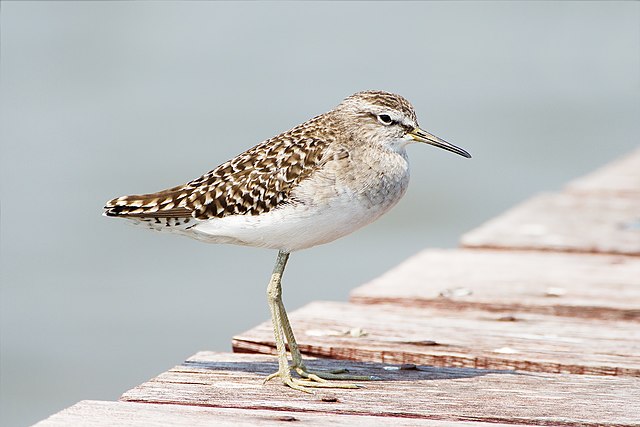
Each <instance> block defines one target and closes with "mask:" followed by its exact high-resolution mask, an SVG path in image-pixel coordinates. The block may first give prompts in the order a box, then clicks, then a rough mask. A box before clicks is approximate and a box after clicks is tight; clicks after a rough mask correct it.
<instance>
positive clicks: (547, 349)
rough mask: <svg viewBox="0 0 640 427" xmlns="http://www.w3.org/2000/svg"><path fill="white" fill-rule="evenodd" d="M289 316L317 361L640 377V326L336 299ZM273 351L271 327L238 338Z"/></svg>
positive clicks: (242, 345)
mask: <svg viewBox="0 0 640 427" xmlns="http://www.w3.org/2000/svg"><path fill="white" fill-rule="evenodd" d="M290 317H291V322H292V325H293V329H294V331H295V332H296V338H297V341H298V344H299V345H300V349H301V351H302V352H304V353H306V354H308V355H312V356H319V357H330V358H335V359H347V360H363V361H371V362H381V363H417V364H426V365H433V366H460V367H470V368H481V369H518V370H523V371H531V372H552V373H573V374H592V375H625V376H636V377H640V328H639V327H638V324H637V323H636V322H625V321H605V320H593V319H580V318H568V317H564V318H559V317H556V316H549V315H544V314H536V313H514V315H513V316H504V315H503V314H492V313H487V312H485V311H476V310H464V311H457V312H456V311H451V310H439V309H433V308H428V307H418V308H415V307H400V306H396V305H383V304H379V305H361V304H346V303H337V302H313V303H311V304H309V305H307V306H305V307H302V308H300V309H299V310H296V311H295V312H293V313H292V314H291V316H290ZM360 331H364V333H366V335H362V334H361V333H360ZM274 346H275V344H274V341H273V330H272V329H271V324H270V323H269V322H265V323H263V324H261V325H259V326H257V327H255V328H253V329H251V330H250V331H248V332H245V333H243V334H240V335H238V336H236V337H234V339H233V349H234V351H238V352H260V353H273V351H274V350H273V349H274Z"/></svg>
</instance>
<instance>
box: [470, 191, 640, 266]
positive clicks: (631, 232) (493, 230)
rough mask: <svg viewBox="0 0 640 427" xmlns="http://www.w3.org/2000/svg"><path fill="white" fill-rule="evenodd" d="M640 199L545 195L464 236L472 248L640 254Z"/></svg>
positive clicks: (560, 194) (530, 200) (566, 194)
mask: <svg viewBox="0 0 640 427" xmlns="http://www.w3.org/2000/svg"><path fill="white" fill-rule="evenodd" d="M639 215H640V198H627V197H613V196H603V195H593V194H571V193H558V194H543V195H539V196H537V197H534V198H532V199H529V200H528V201H526V202H524V203H522V204H520V205H518V206H516V207H515V208H513V209H511V210H509V211H507V212H505V213H504V214H502V215H500V216H498V217H497V218H495V219H493V220H491V221H489V222H487V223H486V224H484V225H482V226H480V227H479V228H476V229H475V230H472V231H470V232H469V233H466V234H465V235H463V236H462V245H463V246H464V247H468V248H494V249H533V250H550V251H567V252H586V253H609V254H622V255H635V256H638V255H640V216H639Z"/></svg>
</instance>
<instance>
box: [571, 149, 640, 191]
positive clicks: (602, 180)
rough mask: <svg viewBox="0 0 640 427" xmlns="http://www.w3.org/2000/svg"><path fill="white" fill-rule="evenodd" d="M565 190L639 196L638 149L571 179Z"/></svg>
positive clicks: (639, 157)
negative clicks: (593, 170) (584, 174)
mask: <svg viewBox="0 0 640 427" xmlns="http://www.w3.org/2000/svg"><path fill="white" fill-rule="evenodd" d="M566 190H567V191H570V192H572V193H591V194H593V193H605V194H613V195H618V196H631V197H639V196H640V149H638V150H636V151H634V152H632V153H631V154H628V155H626V156H625V157H623V158H621V159H619V160H617V161H614V162H612V163H609V164H607V165H605V166H603V167H602V168H600V169H598V170H596V171H595V172H592V173H590V174H588V175H586V176H583V177H581V178H578V179H576V180H574V181H571V182H570V183H569V184H568V185H567V186H566Z"/></svg>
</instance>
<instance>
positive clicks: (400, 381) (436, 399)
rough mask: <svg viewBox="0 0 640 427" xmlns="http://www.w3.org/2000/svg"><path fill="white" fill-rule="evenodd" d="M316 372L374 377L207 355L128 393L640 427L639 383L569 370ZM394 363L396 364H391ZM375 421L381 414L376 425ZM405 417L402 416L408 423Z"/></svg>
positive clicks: (409, 416)
mask: <svg viewBox="0 0 640 427" xmlns="http://www.w3.org/2000/svg"><path fill="white" fill-rule="evenodd" d="M308 364H309V366H310V367H311V368H312V369H336V368H339V367H345V366H346V367H347V368H348V369H349V370H350V371H351V372H353V373H354V374H356V375H358V374H359V375H362V374H373V375H377V376H379V377H380V378H382V380H381V381H370V382H367V383H366V384H365V388H361V389H357V390H339V389H332V390H327V391H323V392H320V391H319V392H317V393H316V394H314V395H309V394H305V393H301V392H298V391H295V390H292V389H289V388H287V387H284V386H283V385H282V384H281V383H279V382H276V381H271V382H269V383H267V384H264V385H263V384H262V380H263V379H264V378H265V376H266V375H267V374H269V373H271V372H272V371H274V370H275V369H276V366H277V364H276V363H275V360H274V359H273V358H272V357H268V356H263V355H253V354H252V355H249V354H235V355H230V354H224V353H222V354H221V353H211V352H201V353H198V354H196V355H195V356H193V357H192V358H190V359H189V360H187V361H186V362H185V363H184V364H182V365H180V366H177V367H175V368H174V369H171V370H170V371H168V372H165V373H163V374H161V375H159V376H158V377H156V378H154V379H152V380H150V381H148V382H146V383H144V384H141V385H139V386H138V387H135V388H134V389H132V390H129V391H127V392H126V393H125V394H124V395H123V396H122V397H121V399H122V400H123V401H132V402H146V403H164V404H180V405H193V406H201V407H233V408H246V409H252V410H254V409H266V410H278V411H291V412H295V413H296V414H295V415H293V416H294V417H298V416H299V415H300V416H302V413H305V414H311V413H314V412H319V413H323V414H331V419H333V417H334V416H336V415H342V414H348V415H369V416H370V415H375V416H378V417H384V416H391V417H404V418H405V419H406V420H405V422H404V424H406V425H417V420H419V419H433V420H441V421H481V422H502V423H508V424H513V423H521V424H529V425H557V426H561V425H568V426H587V425H588V426H595V425H598V426H606V425H620V426H622V425H636V426H637V425H640V418H639V417H640V416H639V414H640V379H638V378H631V377H605V376H587V375H568V374H530V373H519V372H513V371H487V370H477V369H468V368H432V367H423V366H415V367H413V369H398V368H400V367H399V366H386V365H381V364H372V363H363V362H336V361H332V360H323V359H315V360H310V361H309V362H308ZM389 368H392V369H389ZM377 421H378V420H376V422H377ZM401 423H402V422H401Z"/></svg>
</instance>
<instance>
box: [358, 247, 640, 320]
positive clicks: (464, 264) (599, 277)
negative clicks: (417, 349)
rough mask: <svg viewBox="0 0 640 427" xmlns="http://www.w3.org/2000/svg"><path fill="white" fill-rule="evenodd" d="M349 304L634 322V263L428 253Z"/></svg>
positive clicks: (639, 295)
mask: <svg viewBox="0 0 640 427" xmlns="http://www.w3.org/2000/svg"><path fill="white" fill-rule="evenodd" d="M351 301H352V302H355V303H364V304H379V303H393V304H401V305H405V306H412V307H424V306H428V307H434V308H443V309H445V308H446V309H450V310H462V309H481V310H487V311H491V312H507V313H508V312H531V313H544V314H553V315H557V316H574V317H584V318H598V319H611V320H634V321H640V258H639V257H628V256H620V255H592V254H568V253H553V252H525V251H520V252H507V251H495V250H464V249H462V250H437V249H428V250H425V251H422V252H420V253H419V254H417V255H415V256H413V257H411V258H409V259H408V260H406V261H405V262H403V263H402V264H400V265H399V266H397V267H395V268H394V269H392V270H390V271H389V272H387V273H385V274H383V275H382V276H380V277H378V278H376V279H374V280H372V281H371V282H369V283H367V284H365V285H363V286H360V287H358V288H356V289H354V290H353V291H352V292H351Z"/></svg>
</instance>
